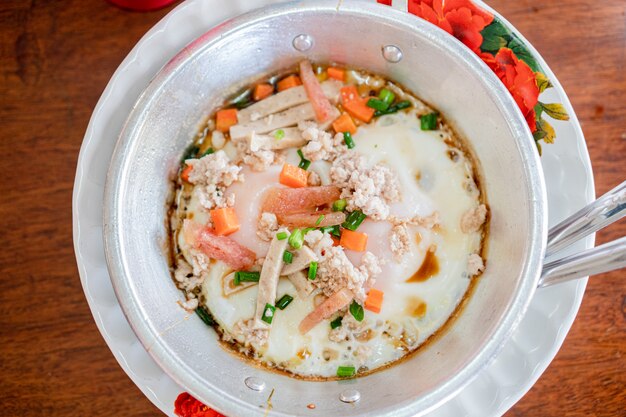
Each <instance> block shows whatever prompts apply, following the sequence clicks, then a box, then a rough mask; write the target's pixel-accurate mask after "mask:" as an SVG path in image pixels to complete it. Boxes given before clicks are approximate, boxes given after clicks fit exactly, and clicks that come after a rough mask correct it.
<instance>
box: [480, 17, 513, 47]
mask: <svg viewBox="0 0 626 417" xmlns="http://www.w3.org/2000/svg"><path fill="white" fill-rule="evenodd" d="M480 34H481V35H482V36H483V43H482V45H480V49H481V50H482V51H483V52H498V50H500V48H502V47H504V46H506V44H507V42H508V40H509V39H510V35H511V32H510V31H509V29H507V27H506V26H504V25H503V24H502V23H501V22H499V21H498V20H495V19H494V21H493V22H491V24H490V25H488V26H486V27H485V28H484V29H483V30H482V31H481V32H480Z"/></svg>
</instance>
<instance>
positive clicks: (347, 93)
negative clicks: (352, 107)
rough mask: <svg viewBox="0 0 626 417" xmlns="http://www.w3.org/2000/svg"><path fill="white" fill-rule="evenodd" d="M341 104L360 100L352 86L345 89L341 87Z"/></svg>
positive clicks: (357, 92)
mask: <svg viewBox="0 0 626 417" xmlns="http://www.w3.org/2000/svg"><path fill="white" fill-rule="evenodd" d="M340 92H341V102H342V103H343V104H346V103H348V102H350V101H355V100H358V99H360V98H361V96H359V91H358V90H357V89H356V86H354V85H346V86H345V87H341V90H340Z"/></svg>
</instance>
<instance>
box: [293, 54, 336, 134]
mask: <svg viewBox="0 0 626 417" xmlns="http://www.w3.org/2000/svg"><path fill="white" fill-rule="evenodd" d="M300 78H301V79H302V84H303V86H304V90H305V91H306V94H307V96H308V97H309V101H310V102H311V104H312V105H313V110H314V111H315V118H316V119H317V122H318V123H328V122H330V121H332V120H335V119H336V118H337V117H339V110H337V108H336V107H335V106H333V105H332V104H330V101H329V100H328V98H326V95H325V94H324V90H322V86H321V85H320V82H319V81H318V80H317V77H316V76H315V73H314V72H313V68H312V67H311V63H310V62H309V61H302V62H300Z"/></svg>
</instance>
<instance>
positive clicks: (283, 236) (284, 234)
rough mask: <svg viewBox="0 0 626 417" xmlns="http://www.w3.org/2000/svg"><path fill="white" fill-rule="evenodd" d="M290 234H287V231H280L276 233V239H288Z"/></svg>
mask: <svg viewBox="0 0 626 417" xmlns="http://www.w3.org/2000/svg"><path fill="white" fill-rule="evenodd" d="M288 236H289V235H287V232H278V233H276V239H278V240H285V239H287V237H288Z"/></svg>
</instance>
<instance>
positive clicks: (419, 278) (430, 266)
mask: <svg viewBox="0 0 626 417" xmlns="http://www.w3.org/2000/svg"><path fill="white" fill-rule="evenodd" d="M435 251H436V249H433V248H432V247H431V248H428V251H427V252H426V256H425V257H424V261H423V262H422V265H421V266H420V267H419V269H418V270H417V272H415V273H414V274H413V275H412V276H411V278H409V279H407V280H406V282H424V281H426V280H427V279H428V278H430V277H432V276H434V275H437V274H438V273H439V259H437V255H435Z"/></svg>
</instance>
